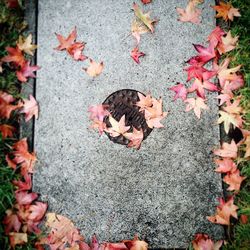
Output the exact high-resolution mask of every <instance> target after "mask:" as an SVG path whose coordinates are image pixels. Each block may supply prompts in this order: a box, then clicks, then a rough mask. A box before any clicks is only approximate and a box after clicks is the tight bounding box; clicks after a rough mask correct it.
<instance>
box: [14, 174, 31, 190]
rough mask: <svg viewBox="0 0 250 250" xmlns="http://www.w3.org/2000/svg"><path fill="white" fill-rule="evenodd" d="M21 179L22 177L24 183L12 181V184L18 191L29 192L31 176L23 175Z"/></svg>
mask: <svg viewBox="0 0 250 250" xmlns="http://www.w3.org/2000/svg"><path fill="white" fill-rule="evenodd" d="M23 177H24V181H21V180H14V181H13V182H12V183H13V184H14V185H15V186H16V187H18V191H25V190H30V189H31V187H32V182H31V175H30V174H25V175H24V176H23Z"/></svg>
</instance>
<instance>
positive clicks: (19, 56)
mask: <svg viewBox="0 0 250 250" xmlns="http://www.w3.org/2000/svg"><path fill="white" fill-rule="evenodd" d="M6 50H7V52H8V53H9V54H8V55H7V56H4V57H3V58H2V59H1V61H2V62H12V63H13V64H14V65H15V66H20V67H22V66H23V65H24V63H25V58H24V56H23V53H22V51H21V50H20V49H19V48H18V47H16V48H12V47H6Z"/></svg>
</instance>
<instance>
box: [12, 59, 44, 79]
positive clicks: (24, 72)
mask: <svg viewBox="0 0 250 250" xmlns="http://www.w3.org/2000/svg"><path fill="white" fill-rule="evenodd" d="M40 68H41V67H39V66H37V65H35V66H30V61H26V62H25V63H24V64H23V65H22V67H21V69H20V70H18V71H16V75H17V79H18V80H19V81H21V82H27V81H28V77H31V78H35V77H36V75H35V74H34V73H33V72H35V71H37V70H39V69H40Z"/></svg>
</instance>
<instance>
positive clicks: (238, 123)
mask: <svg viewBox="0 0 250 250" xmlns="http://www.w3.org/2000/svg"><path fill="white" fill-rule="evenodd" d="M219 114H220V118H219V119H218V121H217V124H221V123H224V130H225V132H226V134H228V133H229V130H230V126H231V124H232V125H233V127H234V128H235V127H237V128H241V127H242V125H243V120H242V118H241V116H240V115H235V114H231V113H227V112H224V111H222V110H220V111H219Z"/></svg>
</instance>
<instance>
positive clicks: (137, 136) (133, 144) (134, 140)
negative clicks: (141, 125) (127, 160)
mask: <svg viewBox="0 0 250 250" xmlns="http://www.w3.org/2000/svg"><path fill="white" fill-rule="evenodd" d="M124 137H126V138H127V139H129V140H130V142H129V144H128V148H136V149H140V147H141V143H142V140H143V131H142V129H140V130H137V129H136V128H134V127H133V132H132V133H128V132H127V133H125V134H124Z"/></svg>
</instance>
